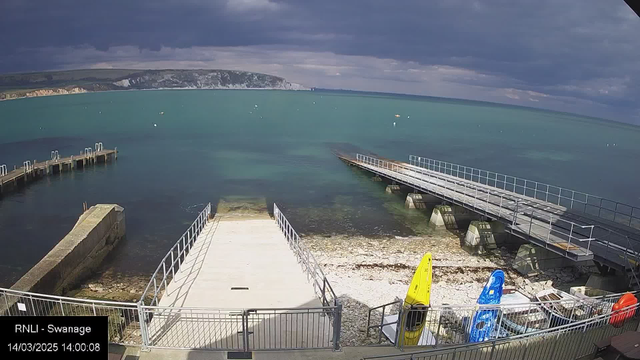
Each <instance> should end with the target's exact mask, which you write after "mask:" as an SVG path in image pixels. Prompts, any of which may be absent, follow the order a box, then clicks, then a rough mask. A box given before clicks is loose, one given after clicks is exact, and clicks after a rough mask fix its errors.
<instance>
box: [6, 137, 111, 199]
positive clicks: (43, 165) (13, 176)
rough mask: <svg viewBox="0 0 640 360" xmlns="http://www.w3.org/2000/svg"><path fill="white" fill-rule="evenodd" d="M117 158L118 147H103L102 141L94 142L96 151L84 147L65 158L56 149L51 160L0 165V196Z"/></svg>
mask: <svg viewBox="0 0 640 360" xmlns="http://www.w3.org/2000/svg"><path fill="white" fill-rule="evenodd" d="M117 158H118V148H114V149H112V150H110V149H104V148H103V147H102V143H96V151H94V150H93V149H91V148H85V150H83V151H81V152H80V154H79V155H71V156H69V157H65V158H61V157H60V156H59V155H58V151H52V152H51V160H47V161H41V162H37V161H36V160H33V161H31V160H28V161H25V162H23V164H22V166H21V167H17V166H14V168H13V170H11V171H9V170H8V169H7V166H6V165H0V197H1V196H3V195H6V194H7V193H9V192H10V191H15V190H16V189H19V188H20V187H22V186H25V185H27V184H29V183H31V182H33V181H35V180H37V179H40V178H42V177H45V176H48V175H52V174H59V173H62V172H68V171H73V170H76V169H84V168H86V167H89V166H93V165H95V164H99V163H106V162H109V161H113V160H116V159H117Z"/></svg>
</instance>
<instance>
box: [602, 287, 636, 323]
mask: <svg viewBox="0 0 640 360" xmlns="http://www.w3.org/2000/svg"><path fill="white" fill-rule="evenodd" d="M637 303H638V299H636V297H635V296H633V294H631V293H626V294H624V295H622V297H620V300H618V302H617V303H615V304H613V308H612V309H611V311H612V312H614V314H612V315H611V318H610V319H609V324H611V325H613V327H617V328H619V327H621V326H622V325H623V324H624V322H625V321H626V320H627V319H630V318H631V317H632V316H633V315H635V313H636V309H635V308H633V309H629V310H623V311H619V312H617V313H616V311H618V310H622V309H624V308H626V307H629V306H633V305H635V304H637Z"/></svg>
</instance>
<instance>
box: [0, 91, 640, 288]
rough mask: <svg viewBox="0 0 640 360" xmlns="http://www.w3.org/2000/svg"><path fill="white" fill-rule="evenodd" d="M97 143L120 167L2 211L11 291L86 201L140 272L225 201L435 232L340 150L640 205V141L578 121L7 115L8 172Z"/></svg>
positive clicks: (348, 112)
mask: <svg viewBox="0 0 640 360" xmlns="http://www.w3.org/2000/svg"><path fill="white" fill-rule="evenodd" d="M161 111H164V115H160V114H159V113H160V112H161ZM395 114H400V115H401V116H400V118H396V117H395V116H394V115H395ZM394 122H396V126H395V127H394V126H393V123H394ZM154 124H155V125H157V126H154ZM96 141H102V142H103V143H104V145H105V147H106V148H113V147H115V146H117V147H118V150H119V157H118V161H117V162H115V163H113V164H107V165H106V166H97V167H94V168H90V169H88V170H85V171H76V172H73V173H65V174H62V175H59V176H52V177H49V178H46V179H44V180H41V181H38V182H36V183H34V184H32V185H30V186H28V187H26V188H25V189H23V190H22V191H21V192H16V193H11V194H10V195H8V196H5V197H4V198H2V199H1V200H0V249H2V251H0V286H9V285H11V284H12V283H13V282H14V281H15V280H17V279H18V278H19V277H20V276H22V275H23V274H24V273H25V272H26V271H28V270H29V268H30V267H31V266H33V265H34V264H35V263H37V262H38V260H39V259H41V258H42V256H44V255H45V254H46V253H47V252H48V251H49V250H50V249H51V248H52V247H53V246H54V245H55V244H56V243H57V242H58V241H59V240H60V239H61V238H62V237H63V236H64V235H65V234H66V233H67V232H68V231H69V230H70V229H71V228H72V226H73V225H74V224H75V222H76V220H77V218H78V216H79V215H80V213H81V211H82V203H83V202H84V201H86V202H88V203H89V204H95V203H118V204H120V205H122V206H124V208H125V209H126V219H127V238H126V240H125V241H123V242H122V243H121V244H120V245H119V246H118V248H117V249H116V250H115V252H116V253H115V256H112V257H111V259H110V260H109V266H110V267H112V268H113V269H114V270H116V271H120V272H124V273H132V274H134V273H135V274H138V273H145V272H151V271H153V269H154V268H155V266H156V265H157V263H158V261H159V259H160V258H161V257H162V256H163V255H164V254H165V253H166V252H167V251H168V249H169V247H170V246H171V245H172V244H173V243H174V242H175V241H176V239H177V238H178V237H179V236H180V235H181V234H182V232H183V231H184V230H185V229H186V227H187V226H188V224H190V223H191V221H192V220H193V219H194V218H195V215H196V214H197V212H198V211H200V210H201V209H202V207H203V206H204V204H206V203H207V202H212V203H213V204H214V205H215V204H217V202H218V201H219V200H220V199H222V198H231V199H233V198H236V197H258V198H264V199H266V201H267V202H268V203H273V202H277V203H278V204H279V205H281V207H282V208H283V209H284V211H285V214H286V215H287V216H288V217H289V218H290V220H291V222H292V223H293V224H294V226H295V227H296V228H297V229H298V230H299V231H300V232H302V233H304V234H313V233H315V234H319V233H321V234H361V235H368V236H372V235H399V236H407V235H412V234H415V233H420V232H422V231H427V230H425V229H423V226H424V225H425V220H424V218H423V217H420V218H416V217H415V216H414V215H413V213H411V212H408V211H405V210H404V209H403V206H402V205H403V204H402V200H401V199H398V198H394V197H388V196H384V185H383V184H380V183H374V182H372V181H369V179H368V176H367V175H366V174H364V173H363V172H361V171H357V170H353V169H351V168H349V167H348V166H346V165H344V164H343V163H342V162H340V161H339V160H338V159H337V158H335V157H334V156H333V155H332V153H331V150H333V149H337V150H342V151H355V150H356V149H364V150H366V151H371V152H374V153H377V154H379V155H381V156H385V157H389V158H394V159H399V160H406V159H407V156H408V155H409V154H416V155H421V156H425V157H431V158H435V159H441V160H446V161H450V162H456V163H461V164H465V165H471V166H475V167H479V168H486V169H490V170H494V171H499V172H503V173H508V174H512V175H516V176H521V177H527V178H529V179H533V180H539V181H543V182H549V183H552V184H556V185H559V186H563V187H569V188H574V189H576V190H581V191H585V192H589V193H592V194H596V195H600V196H604V197H607V198H611V199H615V200H621V201H623V202H627V203H630V204H634V205H640V183H639V182H638V180H639V179H640V176H639V175H640V167H639V166H638V159H640V128H638V127H633V126H629V125H623V124H616V123H611V122H604V121H598V120H594V119H588V118H582V117H579V116H572V115H568V114H560V113H552V112H545V111H535V110H527V109H519V108H513V107H505V106H497V105H495V106H494V105H488V104H473V103H469V102H462V101H451V100H446V101H445V100H434V99H427V98H415V97H403V96H371V95H354V94H349V95H345V94H342V93H330V92H283V91H248V90H240V91H233V90H225V91H215V90H178V91H169V90H166V91H132V92H111V93H92V94H81V95H72V96H54V97H44V98H34V99H24V100H15V101H4V102H0V164H7V165H8V166H9V167H10V168H13V165H20V164H22V161H24V160H26V159H31V160H33V159H37V160H39V161H40V160H46V159H47V158H49V154H50V151H51V150H58V151H59V152H60V154H61V156H69V155H72V154H78V153H79V152H80V150H82V149H84V148H85V147H88V146H91V147H93V144H94V143H95V142H96ZM607 144H609V146H607ZM614 144H615V146H614Z"/></svg>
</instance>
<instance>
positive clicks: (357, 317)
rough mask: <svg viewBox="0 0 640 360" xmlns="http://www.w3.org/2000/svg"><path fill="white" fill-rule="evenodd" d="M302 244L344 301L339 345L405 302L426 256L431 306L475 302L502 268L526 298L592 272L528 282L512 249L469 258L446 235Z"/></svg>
mask: <svg viewBox="0 0 640 360" xmlns="http://www.w3.org/2000/svg"><path fill="white" fill-rule="evenodd" d="M303 241H304V242H305V244H306V245H307V247H309V249H310V250H311V251H312V252H313V254H314V256H315V257H316V259H317V260H318V262H319V263H320V264H321V266H322V268H323V271H324V273H325V275H326V276H327V278H328V279H329V282H330V283H331V285H332V286H333V288H334V290H335V292H336V294H337V296H338V297H339V298H340V300H341V301H342V304H343V307H344V313H343V324H342V330H343V340H342V341H343V344H344V345H347V346H355V345H366V344H370V343H372V342H374V341H375V340H377V337H376V338H375V339H374V338H370V339H369V338H367V336H366V322H367V314H368V310H369V308H371V307H376V306H379V305H382V304H385V303H389V302H392V301H395V300H396V299H398V298H400V299H404V296H405V295H406V292H407V287H408V286H409V283H410V282H411V278H412V276H413V272H414V271H415V268H416V267H417V266H418V264H419V263H420V260H421V259H422V256H423V255H424V253H425V252H428V251H430V252H431V254H432V257H433V283H432V287H431V304H433V305H442V304H473V303H475V301H476V299H477V298H478V295H479V294H480V292H481V291H482V288H483V287H484V284H485V283H486V281H487V278H488V277H489V275H490V274H491V272H492V271H493V270H495V269H503V270H504V271H505V275H506V279H505V280H506V286H512V287H515V288H517V289H520V290H521V291H522V292H524V293H527V294H529V295H530V296H532V295H534V294H535V293H537V292H539V291H540V290H543V289H546V288H550V287H555V288H560V289H566V290H567V291H568V288H569V286H573V285H574V284H575V283H576V282H578V283H580V282H581V285H583V284H584V282H585V281H586V276H587V275H588V273H590V272H591V271H592V269H591V268H565V269H552V270H548V271H545V272H542V273H540V274H538V275H536V276H535V277H530V278H527V277H525V276H522V275H520V274H519V273H518V272H516V271H515V270H513V269H511V264H512V262H513V260H514V258H515V255H516V254H515V251H511V250H507V249H506V248H504V247H503V248H500V249H498V250H496V251H495V252H492V253H489V254H484V255H482V256H475V255H470V254H469V253H468V252H466V251H465V250H464V249H462V248H461V247H460V239H459V237H457V236H455V235H454V234H451V233H449V232H446V231H442V232H437V233H435V234H433V235H429V236H421V237H410V238H377V239H371V238H364V237H341V236H334V237H323V236H317V237H313V236H312V237H305V238H303Z"/></svg>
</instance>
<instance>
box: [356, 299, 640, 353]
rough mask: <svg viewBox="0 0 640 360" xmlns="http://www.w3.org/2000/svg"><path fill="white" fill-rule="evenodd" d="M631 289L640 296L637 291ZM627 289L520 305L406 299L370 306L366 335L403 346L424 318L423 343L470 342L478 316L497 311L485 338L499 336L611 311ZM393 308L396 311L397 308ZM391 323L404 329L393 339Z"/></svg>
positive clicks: (400, 329)
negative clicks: (412, 303)
mask: <svg viewBox="0 0 640 360" xmlns="http://www.w3.org/2000/svg"><path fill="white" fill-rule="evenodd" d="M632 293H633V294H635V295H636V296H637V295H638V292H632ZM623 294H624V293H621V294H609V295H605V296H599V297H592V298H586V299H585V298H574V299H566V300H555V301H536V302H527V303H520V304H500V305H478V304H468V305H440V306H431V307H429V308H409V307H403V306H402V303H403V301H402V300H397V301H394V302H390V303H387V304H384V305H380V306H378V307H375V308H371V309H370V310H369V314H368V317H367V336H371V335H372V334H371V332H372V330H373V331H377V334H374V336H376V337H377V342H378V343H379V344H381V343H383V342H387V340H388V341H389V342H391V343H393V344H394V345H395V346H396V347H398V348H403V347H404V346H405V343H404V339H405V332H406V331H407V330H406V326H402V324H405V325H406V324H408V323H409V324H410V323H420V324H423V327H424V329H425V330H426V331H428V333H429V335H428V336H427V337H426V339H427V343H426V344H420V345H422V346H431V347H438V346H445V345H446V346H450V345H458V344H466V343H469V342H470V339H471V334H472V325H473V323H474V322H473V319H474V318H475V317H476V316H477V315H484V316H488V315H493V317H495V323H494V326H493V328H492V329H491V330H488V331H485V334H484V337H485V338H486V340H496V339H500V338H506V337H513V336H516V335H519V334H523V333H532V332H535V331H538V330H541V329H551V328H555V327H559V326H562V325H565V324H567V323H570V322H577V321H582V320H586V319H590V318H594V317H597V316H599V315H603V314H608V313H610V312H611V309H612V306H613V304H615V303H616V302H617V301H618V300H619V299H620V297H621V296H622V295H623ZM387 309H390V312H389V313H387ZM394 310H395V313H392V312H393V311H394ZM551 310H553V313H552V312H551ZM389 327H392V328H395V329H399V331H398V330H396V331H395V339H388V338H387V337H388V335H385V334H384V333H383V330H384V328H389ZM383 337H384V338H383ZM414 345H415V344H414Z"/></svg>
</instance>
